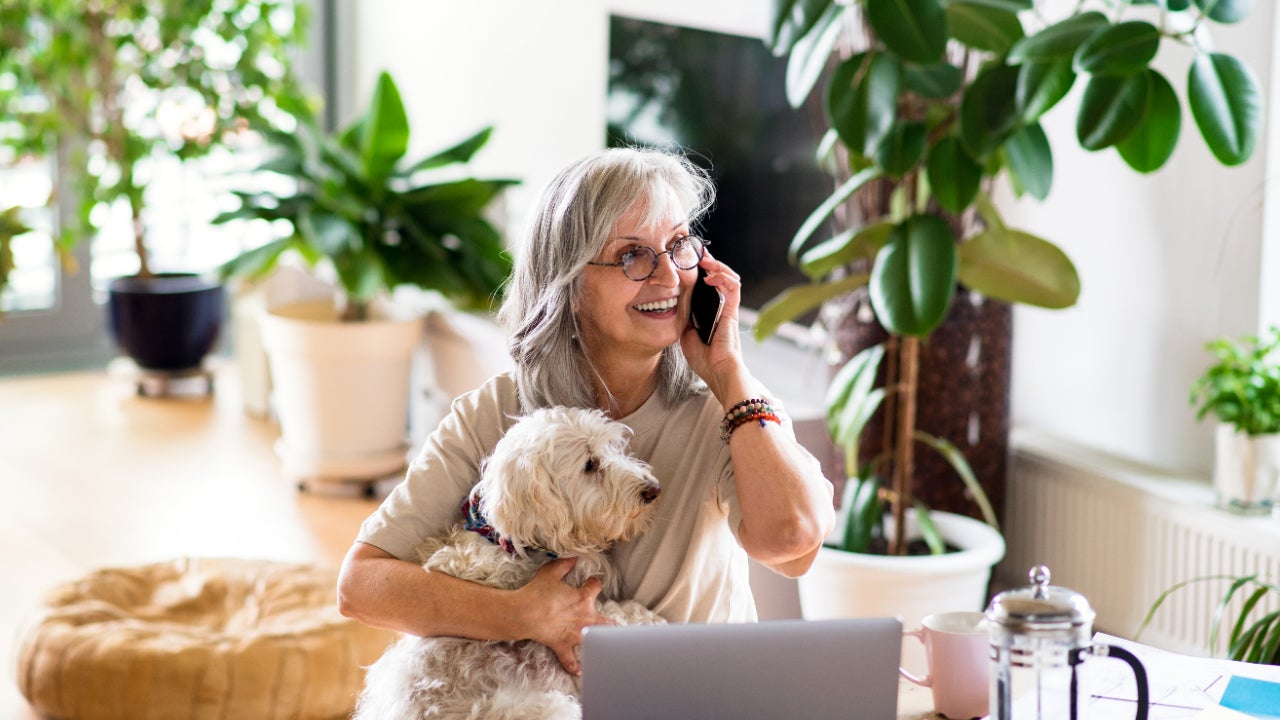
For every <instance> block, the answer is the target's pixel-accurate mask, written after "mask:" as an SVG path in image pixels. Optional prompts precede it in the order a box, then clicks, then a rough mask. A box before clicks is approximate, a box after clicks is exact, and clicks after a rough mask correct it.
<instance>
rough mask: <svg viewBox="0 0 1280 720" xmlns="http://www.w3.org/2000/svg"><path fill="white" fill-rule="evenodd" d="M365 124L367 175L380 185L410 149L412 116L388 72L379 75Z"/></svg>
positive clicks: (362, 152) (363, 152)
mask: <svg viewBox="0 0 1280 720" xmlns="http://www.w3.org/2000/svg"><path fill="white" fill-rule="evenodd" d="M361 126H362V128H363V132H362V133H361V136H360V142H361V145H360V159H361V161H362V162H363V166H364V173H365V177H366V178H367V179H368V180H369V181H370V182H371V183H372V184H376V183H379V182H381V181H382V180H383V179H384V178H386V177H387V176H388V175H390V174H391V171H392V170H393V169H394V168H395V164H396V162H397V161H399V160H400V158H401V157H403V156H404V154H405V152H406V151H407V150H408V149H409V117H408V115H406V114H405V111H404V103H403V102H401V100H400V91H399V90H398V89H396V84H395V82H394V81H393V80H392V79H391V76H390V75H389V74H387V73H386V72H383V73H381V74H380V75H378V84H377V85H376V86H375V87H374V90H373V100H372V102H370V104H369V108H368V111H367V112H366V114H365V116H364V119H363V120H362V122H361Z"/></svg>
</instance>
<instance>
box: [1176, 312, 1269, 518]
mask: <svg viewBox="0 0 1280 720" xmlns="http://www.w3.org/2000/svg"><path fill="white" fill-rule="evenodd" d="M1205 349H1207V350H1209V351H1210V352H1211V353H1213V355H1214V357H1215V358H1216V361H1215V362H1214V363H1213V364H1212V365H1210V366H1209V367H1208V368H1207V369H1206V370H1205V371H1204V374H1203V375H1201V376H1200V377H1198V378H1196V379H1195V381H1194V382H1192V384H1191V404H1192V405H1198V406H1199V409H1198V410H1197V411H1196V419H1197V420H1202V419H1204V417H1205V416H1206V415H1213V416H1214V417H1215V418H1217V420H1218V426H1217V430H1216V434H1215V435H1214V443H1215V444H1214V468H1213V485H1214V490H1215V491H1216V493H1217V497H1218V504H1219V506H1221V507H1223V508H1226V509H1228V510H1233V511H1236V512H1240V513H1251V514H1252V513H1267V512H1270V510H1271V506H1272V505H1273V504H1274V502H1275V494H1276V491H1277V489H1280V328H1277V327H1274V326H1273V327H1271V328H1270V329H1269V330H1268V331H1267V332H1266V333H1264V334H1262V335H1260V336H1259V335H1246V336H1244V337H1241V338H1239V339H1233V338H1219V339H1217V340H1213V341H1212V342H1209V343H1207V344H1206V345H1205Z"/></svg>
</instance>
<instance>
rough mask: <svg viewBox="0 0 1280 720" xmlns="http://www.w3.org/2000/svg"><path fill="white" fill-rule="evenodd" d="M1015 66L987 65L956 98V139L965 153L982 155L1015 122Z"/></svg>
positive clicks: (1016, 77)
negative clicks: (964, 149)
mask: <svg viewBox="0 0 1280 720" xmlns="http://www.w3.org/2000/svg"><path fill="white" fill-rule="evenodd" d="M1017 83H1018V68H1017V67H1015V66H1012V65H989V66H987V67H986V68H984V69H983V70H982V71H981V72H980V73H978V76H977V77H976V78H974V80H973V83H972V84H971V85H969V89H968V90H966V91H965V94H964V98H963V99H961V101H960V139H961V140H963V141H964V145H965V148H966V149H968V151H969V154H970V155H972V156H973V157H974V158H976V159H979V160H981V159H983V158H986V157H987V155H989V154H990V153H991V152H992V151H993V150H995V149H996V148H997V147H998V146H999V145H1000V143H1002V142H1004V139H1005V138H1006V137H1008V135H1009V133H1011V132H1012V131H1013V129H1014V128H1015V127H1016V126H1017V123H1018V108H1017Z"/></svg>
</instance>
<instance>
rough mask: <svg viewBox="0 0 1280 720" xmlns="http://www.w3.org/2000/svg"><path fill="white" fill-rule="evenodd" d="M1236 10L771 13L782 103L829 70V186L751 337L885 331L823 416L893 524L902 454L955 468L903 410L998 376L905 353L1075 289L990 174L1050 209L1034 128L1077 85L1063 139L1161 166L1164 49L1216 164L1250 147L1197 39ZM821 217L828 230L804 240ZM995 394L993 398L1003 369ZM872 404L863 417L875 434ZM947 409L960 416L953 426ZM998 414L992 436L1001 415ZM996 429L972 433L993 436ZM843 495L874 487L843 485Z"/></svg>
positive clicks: (947, 5)
mask: <svg viewBox="0 0 1280 720" xmlns="http://www.w3.org/2000/svg"><path fill="white" fill-rule="evenodd" d="M1250 4H1251V3H1248V2H1236V1H1229V0H1223V1H1221V2H1219V1H1218V0H1162V1H1161V2H1158V3H1156V2H1134V3H1133V5H1134V6H1139V5H1149V6H1150V7H1145V8H1142V7H1129V6H1128V4H1126V3H1120V4H1112V3H1106V2H1090V1H1089V0H1083V1H1082V2H1076V3H1058V2H1038V1H1036V0H974V1H971V2H961V1H956V2H943V0H912V1H910V2H893V3H890V2H853V3H849V2H840V1H837V0H810V1H806V0H780V1H779V2H777V3H775V13H774V16H773V22H772V24H771V27H770V32H769V34H768V37H767V38H766V42H767V43H768V44H769V45H770V46H771V47H772V48H773V50H774V51H775V52H776V53H777V54H779V55H784V54H789V61H788V74H787V96H788V98H789V100H790V102H791V103H792V105H793V106H797V107H798V106H800V105H801V104H802V103H804V102H805V101H806V98H808V97H809V96H810V95H811V93H812V90H813V88H814V87H815V85H817V84H818V81H819V79H821V78H822V76H823V75H824V71H825V70H826V69H827V68H828V66H829V65H833V66H834V67H833V69H832V70H831V71H830V72H829V81H828V82H827V83H826V87H825V91H824V92H825V94H824V97H823V99H822V105H823V108H824V112H825V116H826V118H827V120H828V122H829V124H830V130H829V131H828V133H827V135H826V138H825V139H824V141H823V142H822V143H821V146H820V147H819V149H818V157H819V160H820V162H823V163H825V164H826V166H827V167H829V168H831V169H832V172H833V174H834V175H835V176H836V178H837V180H838V186H837V188H836V190H835V192H833V193H832V194H831V196H830V197H828V198H827V199H825V200H824V201H822V202H821V203H820V204H819V205H818V207H817V208H816V209H815V210H814V211H813V213H812V214H811V215H810V217H809V218H808V219H807V220H806V221H805V222H804V223H803V224H802V226H801V227H800V228H799V230H798V231H797V232H796V234H795V236H794V237H793V239H792V240H791V244H790V257H791V258H792V260H793V262H794V263H795V264H796V265H797V266H798V267H799V268H800V269H801V270H802V271H803V272H805V273H806V274H807V275H808V276H809V277H810V278H811V282H809V283H807V284H803V285H800V286H796V287H792V288H789V289H787V290H785V291H783V292H782V293H780V294H779V295H778V296H777V297H775V298H774V299H773V300H772V301H770V303H768V304H766V306H765V307H764V308H762V310H761V313H760V318H759V322H758V324H757V326H756V329H755V333H756V336H757V337H758V338H763V337H766V336H768V335H770V334H771V333H772V332H774V331H775V330H776V328H777V327H778V326H779V325H780V324H782V323H783V322H786V321H789V320H791V319H793V318H796V317H798V316H800V315H802V314H804V313H806V312H808V311H810V310H812V309H814V308H817V307H819V306H822V305H823V304H828V305H830V304H831V303H833V302H837V301H838V302H843V303H845V304H846V306H849V307H852V308H853V311H852V312H846V313H845V314H844V315H843V316H842V317H841V318H839V320H838V322H849V320H848V318H850V317H854V318H856V317H857V316H858V315H865V316H867V318H868V319H869V321H870V324H874V325H876V326H878V327H879V328H881V329H882V330H881V332H882V335H883V336H884V337H885V338H886V339H885V340H884V342H883V343H865V344H864V345H863V346H862V347H857V346H855V347H854V349H853V351H851V352H848V353H846V354H845V357H849V356H850V355H852V358H851V359H849V360H848V362H847V364H845V366H844V367H843V368H842V369H841V370H840V371H838V372H837V373H836V375H835V377H834V379H833V382H832V387H831V389H830V393H829V395H828V414H829V421H830V422H829V424H830V425H831V427H832V430H833V434H834V436H835V439H836V442H837V444H838V445H840V446H842V447H843V448H845V450H846V453H847V455H848V458H849V463H848V470H849V472H850V473H855V472H858V471H859V468H862V467H863V466H864V465H865V467H866V470H865V471H862V473H861V474H865V475H874V476H886V477H891V478H892V481H891V482H890V483H888V484H889V486H890V487H891V489H890V490H888V491H887V493H886V495H887V497H888V499H889V501H890V505H891V507H892V513H893V523H892V525H891V527H895V528H903V527H904V526H906V525H907V523H906V516H907V510H908V509H909V508H912V507H913V506H914V505H915V503H914V502H913V496H915V495H917V494H918V493H919V492H920V490H921V489H922V488H927V487H928V480H927V479H923V478H920V477H917V473H916V472H915V468H916V466H917V465H918V464H919V463H918V461H917V459H916V457H915V449H916V447H917V446H923V447H926V448H932V449H942V450H943V451H944V452H943V453H942V454H943V456H945V457H946V459H947V463H946V465H949V466H951V467H953V468H954V470H952V471H950V472H952V473H958V474H960V475H961V476H962V477H964V476H965V471H964V470H963V468H964V466H965V465H966V464H967V463H963V462H962V460H963V458H964V454H963V453H962V452H961V451H959V450H956V449H955V447H954V446H953V445H951V444H950V443H946V442H944V441H943V438H942V437H941V436H939V435H936V434H928V433H921V432H920V431H919V428H918V426H917V412H918V408H921V407H931V408H947V407H949V405H951V404H954V395H955V394H958V393H956V392H954V391H955V390H956V388H958V387H959V386H960V385H961V384H962V383H964V382H967V381H968V380H967V379H968V378H970V377H977V378H978V380H977V382H979V383H985V384H987V385H992V384H995V383H993V382H992V381H991V380H990V379H989V377H988V376H987V375H984V374H982V373H979V372H974V371H973V368H972V367H970V365H971V363H970V358H969V355H970V354H971V353H969V352H966V351H965V350H964V349H963V348H962V349H960V350H959V351H956V350H955V349H954V348H953V349H950V351H949V352H950V355H951V356H952V357H953V358H958V360H955V361H954V363H953V364H952V365H950V366H945V367H943V369H939V368H935V367H923V363H924V362H925V361H924V360H922V358H923V357H929V356H927V355H923V354H922V353H924V352H927V351H930V350H937V349H939V343H938V341H937V336H938V335H939V334H940V333H939V332H938V331H939V330H941V329H945V327H946V323H945V322H944V321H945V320H946V319H947V318H948V317H949V316H951V315H954V314H955V313H957V312H960V311H966V310H968V309H970V308H972V307H979V306H981V307H1001V306H1005V307H1007V304H1008V303H1026V304H1030V305H1034V306H1038V307H1045V308H1064V307H1069V306H1071V305H1073V304H1074V303H1075V301H1076V299H1077V297H1078V294H1079V290H1080V284H1079V277H1078V274H1077V272H1076V269H1075V267H1074V265H1073V264H1072V263H1071V261H1070V259H1069V258H1068V257H1067V256H1066V254H1065V253H1063V251H1062V250H1061V249H1059V248H1058V247H1057V246H1055V245H1053V244H1052V243H1050V242H1049V241H1047V240H1045V239H1043V238H1039V237H1036V236H1034V235H1031V234H1029V233H1026V232H1023V231H1020V230H1017V229H1015V228H1011V227H1008V226H1007V225H1006V224H1005V223H1004V221H1003V220H1002V218H1001V216H1000V212H999V210H998V209H997V208H996V206H995V203H994V202H993V201H992V199H991V191H992V189H993V187H994V184H995V182H996V180H997V179H998V178H1001V177H1005V178H1007V179H1008V182H1009V183H1010V185H1011V186H1012V187H1013V189H1014V190H1015V191H1016V192H1017V193H1018V194H1019V195H1022V194H1029V195H1031V196H1032V197H1035V198H1037V199H1044V198H1045V197H1047V195H1048V193H1049V191H1050V188H1051V186H1052V181H1053V161H1052V150H1051V147H1050V143H1049V140H1048V137H1047V135H1046V134H1045V132H1044V130H1043V129H1042V128H1041V125H1040V123H1039V120H1040V118H1041V117H1042V116H1043V115H1044V113H1046V112H1047V111H1049V110H1050V109H1052V108H1053V107H1054V106H1055V105H1056V104H1057V103H1058V102H1059V101H1060V100H1061V99H1062V98H1063V97H1064V96H1066V94H1067V93H1068V92H1069V91H1070V89H1071V88H1072V86H1073V85H1074V84H1075V83H1076V81H1077V80H1079V81H1081V82H1082V83H1083V85H1084V88H1083V95H1082V101H1081V105H1080V109H1079V113H1078V115H1077V118H1076V119H1077V122H1076V130H1077V141H1078V144H1079V145H1080V147H1082V148H1084V149H1086V150H1090V151H1097V150H1102V149H1104V148H1116V149H1117V151H1118V152H1119V153H1120V156H1121V158H1122V159H1123V160H1124V162H1125V163H1126V164H1128V165H1129V166H1130V167H1132V168H1133V169H1134V170H1136V171H1138V172H1142V173H1148V172H1153V171H1155V170H1157V169H1158V168H1160V167H1161V166H1162V165H1163V164H1164V163H1165V161H1166V160H1167V159H1168V158H1169V156H1170V155H1171V154H1172V151H1173V148H1174V145H1175V143H1176V140H1177V138H1178V134H1179V130H1180V127H1179V126H1180V119H1181V107H1180V101H1179V94H1178V92H1177V91H1175V90H1174V88H1173V85H1172V84H1171V83H1170V82H1169V81H1168V80H1167V79H1166V78H1165V77H1164V75H1163V74H1162V73H1161V72H1160V71H1158V70H1157V69H1155V68H1154V67H1152V61H1153V60H1154V58H1155V56H1156V53H1157V51H1158V50H1159V49H1160V48H1161V47H1162V46H1163V45H1167V44H1184V45H1187V46H1189V47H1190V48H1192V49H1193V51H1194V59H1193V61H1192V62H1191V64H1190V68H1189V71H1188V75H1187V85H1186V90H1185V96H1186V98H1187V102H1188V103H1189V105H1190V108H1191V111H1192V116H1193V118H1194V119H1195V122H1196V125H1197V127H1198V128H1199V130H1200V133H1201V135H1202V136H1203V137H1204V139H1205V141H1206V143H1207V145H1208V147H1209V149H1210V150H1211V151H1212V152H1213V154H1214V156H1215V157H1216V158H1217V159H1218V160H1219V161H1220V162H1221V163H1223V164H1225V165H1236V164H1239V163H1242V162H1244V161H1245V160H1246V159H1248V158H1249V156H1250V155H1251V154H1252V152H1253V149H1254V146H1255V144H1256V139H1257V135H1258V131H1259V127H1260V108H1261V92H1260V90H1259V87H1258V83H1257V81H1256V79H1255V78H1254V76H1253V74H1252V73H1251V72H1250V71H1249V70H1248V68H1247V67H1246V66H1245V65H1244V64H1243V63H1242V62H1240V61H1239V60H1238V59H1237V58H1235V57H1233V56H1232V55H1230V54H1227V53H1224V52H1220V51H1212V50H1210V49H1209V48H1208V45H1207V39H1208V32H1209V27H1210V25H1212V24H1213V23H1228V22H1236V21H1239V20H1240V19H1242V18H1243V16H1244V15H1245V13H1246V12H1247V9H1248V7H1249V5H1250ZM1103 11H1107V12H1105V13H1104V12H1103ZM848 38H853V41H852V42H849V41H848V40H847V39H848ZM830 221H834V224H835V225H836V229H835V230H834V232H833V234H832V236H831V237H830V238H829V239H822V241H821V242H818V243H816V244H812V241H813V240H814V239H815V238H822V236H820V235H819V230H820V229H821V228H822V227H823V226H824V224H826V223H828V222H830ZM850 297H854V298H855V300H856V302H850V301H849V298H850ZM958 297H963V298H964V299H965V302H956V301H955V300H956V298H958ZM1002 322H1003V326H1004V328H1003V332H1004V334H1005V337H1004V338H1003V340H1001V341H1000V342H997V343H995V345H997V346H999V345H1003V346H1004V347H1005V348H1006V349H1007V347H1008V337H1007V336H1008V333H1009V332H1011V330H1010V329H1009V328H1010V323H1009V322H1008V313H1007V310H1006V311H1005V319H1004V320H1002ZM931 339H932V340H933V342H929V341H930V340H931ZM990 350H991V348H990V344H988V345H984V346H983V349H982V358H981V359H980V360H979V362H985V361H986V360H987V359H988V358H989V357H990V356H991V355H992V354H994V353H991V352H990ZM930 359H932V358H930ZM973 364H974V365H976V363H973ZM922 368H923V370H925V371H927V372H928V374H930V375H932V376H934V378H935V379H940V380H939V382H940V385H941V387H942V390H940V393H939V395H938V396H937V397H931V398H923V399H922V398H921V397H919V396H918V392H919V389H920V387H921V375H922ZM1004 382H1005V387H1006V389H1005V390H1004V391H1003V392H1004V394H1005V395H1006V397H1007V370H1006V378H1005V381H1004ZM947 392H950V394H943V393H947ZM1006 407H1007V406H1006ZM877 411H879V415H878V417H879V418H880V420H879V421H877V422H873V421H872V416H873V415H875V414H876V412H877ZM955 414H958V415H960V417H961V419H962V422H963V418H965V417H966V416H967V413H964V412H962V413H955ZM1003 420H1004V423H1005V431H1006V432H1007V409H1006V411H1005V414H1004V418H1003ZM995 425H997V427H995V428H991V427H984V434H987V435H990V434H992V433H993V431H999V429H1000V428H999V423H995ZM868 428H872V429H875V430H876V431H878V433H879V436H880V442H879V443H877V444H876V445H875V446H873V447H861V448H859V439H860V438H861V437H862V436H863V431H864V430H866V429H868ZM863 458H866V459H865V460H863ZM1001 467H1003V466H1001ZM852 496H853V497H855V498H857V497H865V498H871V497H878V496H879V493H878V492H873V491H872V490H869V489H868V490H865V491H864V490H860V489H857V490H856V491H855V492H853V493H852ZM868 502H869V501H868ZM860 507H866V505H865V504H864V505H862V506H860ZM850 511H852V513H853V514H855V515H856V514H859V513H860V512H862V511H860V510H858V509H857V508H850V509H846V510H845V512H846V513H849V512H850ZM866 512H872V513H873V514H874V512H875V511H871V510H868V511H866ZM926 525H927V522H926ZM907 546H908V543H907V537H906V534H905V533H894V536H893V538H892V541H891V543H890V552H891V553H893V554H900V553H903V552H905V551H906V548H907ZM935 546H937V543H935ZM824 554H825V551H824ZM820 564H821V557H820V563H819V565H820ZM815 567H818V565H815ZM811 573H812V571H811ZM877 590H878V588H877ZM975 609H976V608H975Z"/></svg>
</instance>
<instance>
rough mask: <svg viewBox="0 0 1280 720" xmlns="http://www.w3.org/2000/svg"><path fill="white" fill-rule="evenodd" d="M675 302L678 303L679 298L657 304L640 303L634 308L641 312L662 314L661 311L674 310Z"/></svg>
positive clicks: (660, 301)
mask: <svg viewBox="0 0 1280 720" xmlns="http://www.w3.org/2000/svg"><path fill="white" fill-rule="evenodd" d="M677 302H679V298H670V299H667V300H659V301H657V302H651V303H641V304H639V305H636V306H635V308H636V309H637V310H639V311H641V312H662V311H663V310H670V309H671V308H674V307H675V306H676V303H677Z"/></svg>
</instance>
